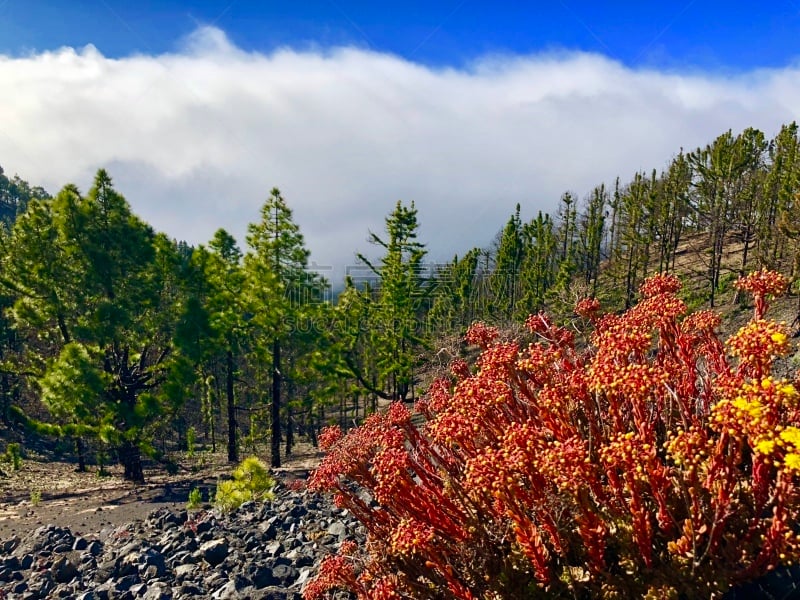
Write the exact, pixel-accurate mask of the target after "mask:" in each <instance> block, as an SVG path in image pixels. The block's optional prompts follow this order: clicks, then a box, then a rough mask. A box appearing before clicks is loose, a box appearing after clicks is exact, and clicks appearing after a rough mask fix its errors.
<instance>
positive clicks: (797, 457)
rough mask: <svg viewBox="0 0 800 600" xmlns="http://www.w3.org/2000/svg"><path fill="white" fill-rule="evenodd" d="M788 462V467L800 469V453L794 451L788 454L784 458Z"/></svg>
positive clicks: (794, 469)
mask: <svg viewBox="0 0 800 600" xmlns="http://www.w3.org/2000/svg"><path fill="white" fill-rule="evenodd" d="M784 462H785V463H786V468H787V469H791V470H793V471H800V454H797V452H792V453H791V454H787V455H786V458H785V459H784Z"/></svg>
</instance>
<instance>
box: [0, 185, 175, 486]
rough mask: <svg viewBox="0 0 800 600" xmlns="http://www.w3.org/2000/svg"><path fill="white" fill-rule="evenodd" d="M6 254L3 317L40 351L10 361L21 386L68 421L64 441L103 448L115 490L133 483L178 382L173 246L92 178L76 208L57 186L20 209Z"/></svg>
mask: <svg viewBox="0 0 800 600" xmlns="http://www.w3.org/2000/svg"><path fill="white" fill-rule="evenodd" d="M7 249H13V250H12V251H10V252H6V253H5V255H4V256H3V278H2V280H1V281H0V283H1V284H2V285H4V286H5V287H6V288H7V289H9V290H11V291H12V292H13V294H14V295H15V297H16V300H15V303H14V306H13V309H12V310H11V311H10V314H11V316H12V319H13V321H14V324H15V326H16V327H17V328H18V329H19V330H20V331H27V332H31V333H35V335H36V336H37V338H38V339H40V340H41V343H39V344H36V345H29V346H28V348H27V350H26V352H25V353H23V356H22V357H21V358H20V366H21V367H22V369H23V370H24V372H25V373H26V374H27V378H28V380H29V382H30V383H31V384H33V385H36V386H37V387H39V388H40V389H41V391H42V398H43V400H44V401H45V402H46V403H47V404H48V406H49V408H50V409H51V412H52V413H53V415H54V416H56V417H58V418H60V420H61V421H62V422H64V421H68V420H69V421H71V422H64V423H63V425H64V426H65V427H64V428H63V431H64V432H77V434H76V437H77V438H78V439H79V440H80V438H81V437H82V436H83V435H87V434H89V435H96V436H99V437H101V439H105V440H107V441H109V442H110V443H112V444H113V445H114V446H115V447H116V449H117V453H118V455H119V459H120V462H122V464H123V466H124V472H125V478H126V479H130V480H133V481H143V479H144V474H143V471H142V463H141V450H142V449H143V448H146V447H148V446H149V442H150V437H151V436H152V433H153V431H154V428H155V427H156V426H157V425H158V423H159V422H160V420H161V419H162V418H163V417H164V416H165V415H168V414H170V412H171V410H173V409H174V408H175V407H176V406H177V405H178V404H180V402H181V401H182V400H183V399H184V396H183V390H184V389H185V385H184V384H185V383H186V382H187V381H186V378H187V371H186V369H185V363H184V361H183V360H182V359H183V357H182V355H181V353H180V352H179V348H178V347H177V346H176V343H175V338H174V335H175V330H176V326H177V321H178V318H179V312H178V305H179V303H178V298H179V295H180V282H179V278H180V275H179V273H178V271H177V268H176V267H177V264H178V262H179V261H178V259H177V253H176V249H175V245H174V244H173V243H172V242H170V241H169V240H167V239H166V238H165V237H164V236H160V235H156V234H154V232H153V231H152V229H151V228H150V227H148V226H147V225H146V224H144V223H143V222H142V221H141V220H139V219H138V218H137V217H136V216H134V215H133V214H132V213H131V211H130V207H129V206H128V204H127V202H126V201H125V199H124V198H123V197H122V196H121V195H120V194H119V193H118V192H116V190H114V188H113V186H112V182H111V178H110V177H109V176H108V174H107V173H106V172H105V171H103V170H100V171H99V172H98V173H97V176H96V177H95V180H94V185H93V187H92V189H91V190H90V191H89V194H88V195H87V196H86V197H82V196H81V195H80V193H79V192H78V190H77V188H75V186H66V187H65V188H64V189H63V190H62V191H61V192H60V193H59V194H58V196H57V197H56V198H55V199H54V200H52V201H38V200H34V201H32V202H31V204H30V205H29V207H28V210H27V211H26V212H25V213H24V214H23V215H22V216H21V217H20V218H19V219H18V220H17V222H16V224H15V225H14V228H13V230H12V232H11V237H10V240H9V244H8V246H7ZM170 384H171V385H170ZM81 448H82V445H81V444H79V457H82V452H81Z"/></svg>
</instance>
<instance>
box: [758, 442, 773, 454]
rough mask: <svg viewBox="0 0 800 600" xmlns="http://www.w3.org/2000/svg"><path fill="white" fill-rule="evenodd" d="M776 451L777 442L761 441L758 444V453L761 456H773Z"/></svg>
mask: <svg viewBox="0 0 800 600" xmlns="http://www.w3.org/2000/svg"><path fill="white" fill-rule="evenodd" d="M774 449H775V442H774V441H773V440H761V441H760V442H758V443H757V444H756V452H758V453H759V454H772V451H773V450H774Z"/></svg>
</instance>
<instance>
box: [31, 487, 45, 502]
mask: <svg viewBox="0 0 800 600" xmlns="http://www.w3.org/2000/svg"><path fill="white" fill-rule="evenodd" d="M41 501H42V492H40V491H39V490H33V491H32V492H31V504H32V505H33V506H38V505H39V503H40V502H41Z"/></svg>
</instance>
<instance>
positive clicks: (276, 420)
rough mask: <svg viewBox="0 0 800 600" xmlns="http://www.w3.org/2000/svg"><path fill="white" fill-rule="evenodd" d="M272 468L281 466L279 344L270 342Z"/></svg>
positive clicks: (276, 341)
mask: <svg viewBox="0 0 800 600" xmlns="http://www.w3.org/2000/svg"><path fill="white" fill-rule="evenodd" d="M272 466H273V467H276V468H277V467H280V466H281V343H280V342H279V341H278V340H277V339H276V340H275V341H273V342H272Z"/></svg>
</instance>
